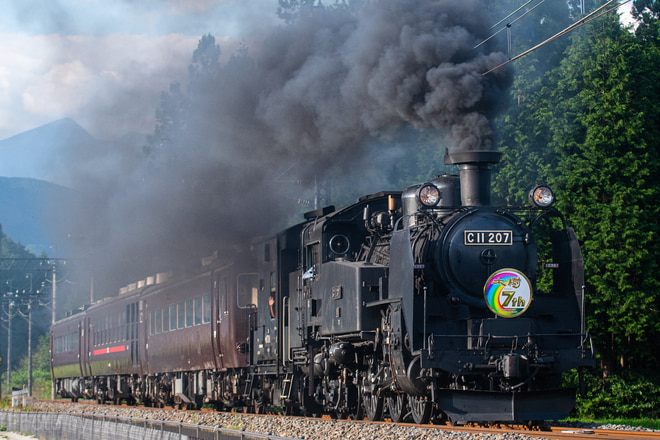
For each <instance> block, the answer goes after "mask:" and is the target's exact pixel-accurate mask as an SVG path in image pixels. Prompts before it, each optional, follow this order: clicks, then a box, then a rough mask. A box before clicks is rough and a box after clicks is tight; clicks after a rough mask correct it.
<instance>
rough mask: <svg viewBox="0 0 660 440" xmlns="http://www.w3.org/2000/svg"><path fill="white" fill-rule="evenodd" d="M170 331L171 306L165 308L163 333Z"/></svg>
mask: <svg viewBox="0 0 660 440" xmlns="http://www.w3.org/2000/svg"><path fill="white" fill-rule="evenodd" d="M168 331H170V308H169V307H164V308H163V333H165V332H168Z"/></svg>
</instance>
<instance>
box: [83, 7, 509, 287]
mask: <svg viewBox="0 0 660 440" xmlns="http://www.w3.org/2000/svg"><path fill="white" fill-rule="evenodd" d="M483 9H484V6H483V2H480V1H477V0H439V1H424V2H421V1H418V0H380V1H369V0H367V1H365V2H364V3H363V4H362V5H361V6H360V7H359V8H357V9H356V10H347V9H332V8H328V9H325V10H323V11H322V10H312V11H310V13H309V14H308V15H307V16H302V17H300V18H298V19H297V20H296V21H295V22H293V23H291V24H287V25H284V24H282V26H280V27H277V28H272V29H255V35H261V36H263V37H264V38H262V41H263V42H262V43H260V44H256V43H249V44H248V45H247V48H246V49H244V50H243V51H240V52H237V53H236V54H235V56H233V57H231V59H230V60H229V61H228V62H227V63H225V64H223V65H221V66H219V69H218V73H217V75H214V76H212V78H210V79H205V80H203V81H197V82H196V83H195V84H194V86H195V87H196V88H193V84H192V82H191V84H190V85H189V88H188V89H186V88H185V85H184V87H182V88H183V89H185V90H184V91H185V93H187V94H188V96H189V97H190V106H189V108H188V109H187V111H186V115H185V117H182V119H181V121H185V122H184V123H182V122H181V121H179V123H182V125H184V126H185V127H183V128H182V129H181V130H180V131H175V130H171V133H173V134H172V135H171V136H168V137H167V138H166V139H161V140H160V142H156V143H155V145H156V146H157V147H158V148H154V150H153V151H151V152H150V155H149V157H148V158H146V159H145V160H143V161H136V163H134V164H133V165H132V166H129V167H124V168H122V170H121V172H120V174H118V175H114V176H108V175H94V174H93V173H90V174H89V175H86V176H79V182H80V185H81V188H83V189H84V190H85V191H89V190H90V189H92V190H94V191H95V194H94V197H93V202H94V203H93V208H90V209H89V211H91V213H93V215H81V216H79V219H80V220H84V221H85V222H86V223H87V225H88V232H87V234H88V236H89V237H91V238H92V239H91V240H90V241H93V249H94V250H93V255H94V257H93V258H91V259H90V261H93V262H94V263H95V265H96V267H97V269H96V278H97V280H98V281H99V282H101V281H103V282H104V283H106V285H108V286H113V285H117V284H122V283H128V282H131V281H133V280H132V279H130V278H129V277H131V276H132V277H140V276H147V275H149V274H150V273H149V271H156V270H168V269H170V268H172V267H176V266H177V265H180V264H181V262H182V261H191V259H194V258H197V257H198V256H200V255H203V254H204V253H210V252H211V251H213V250H215V249H221V250H222V249H225V250H227V249H231V245H235V244H238V243H247V242H248V241H249V239H250V238H251V237H254V236H257V235H265V234H269V233H272V232H273V231H275V230H277V229H278V228H281V227H282V226H283V225H284V224H285V223H286V222H288V221H291V215H292V212H293V210H294V208H295V202H296V199H297V196H296V194H297V191H299V187H297V186H296V185H294V184H293V183H292V181H302V182H312V181H313V180H314V179H316V180H317V181H321V180H323V179H324V178H326V177H327V176H330V175H332V176H333V178H334V179H337V178H340V176H343V175H346V174H347V173H349V174H350V173H359V167H360V164H361V163H364V162H363V161H364V160H368V158H367V157H366V156H365V155H366V151H367V148H366V146H367V145H368V144H369V143H370V140H373V139H388V138H393V137H395V136H396V135H397V134H398V133H400V132H401V131H402V130H405V129H410V127H413V128H415V129H419V130H434V131H437V132H438V134H439V139H440V136H442V137H444V138H445V141H444V142H445V145H447V146H449V147H450V150H454V151H456V150H458V149H464V150H468V149H476V150H488V149H492V148H494V145H493V144H494V132H493V128H492V125H491V120H492V117H493V116H494V115H496V114H497V112H498V111H499V110H500V109H501V106H502V102H503V101H504V93H503V92H504V91H505V89H506V88H507V87H508V85H509V83H510V76H509V74H508V73H507V72H506V70H504V69H502V70H501V71H496V72H494V73H493V74H489V75H487V76H482V73H483V72H485V71H487V70H489V69H490V68H492V67H494V66H496V65H498V64H500V63H501V62H502V61H504V55H503V54H501V53H499V52H492V51H490V50H489V49H488V45H487V44H484V45H482V46H480V47H479V48H478V49H474V47H475V46H476V45H477V44H478V43H480V42H481V41H482V40H483V39H484V38H485V37H486V36H487V35H485V32H487V31H488V29H489V27H490V26H489V23H488V20H487V18H486V16H485V13H484V12H483ZM176 133H185V135H183V136H179V137H177V136H176ZM438 154H439V155H440V154H443V148H442V147H440V144H439V148H438ZM87 214H90V213H89V212H88V213H87ZM89 225H93V227H90V226H89ZM225 252H227V251H225ZM113 283H114V284H113ZM105 294H106V295H107V294H110V293H109V292H108V293H105Z"/></svg>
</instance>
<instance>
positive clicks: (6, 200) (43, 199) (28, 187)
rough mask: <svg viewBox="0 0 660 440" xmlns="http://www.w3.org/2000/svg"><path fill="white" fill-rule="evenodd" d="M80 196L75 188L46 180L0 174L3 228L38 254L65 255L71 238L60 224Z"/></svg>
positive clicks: (0, 218) (0, 204)
mask: <svg viewBox="0 0 660 440" xmlns="http://www.w3.org/2000/svg"><path fill="white" fill-rule="evenodd" d="M79 200H80V197H79V196H78V195H77V194H76V193H75V192H74V191H72V190H70V189H68V188H65V187H62V186H59V185H55V184H52V183H49V182H44V181H43V180H36V179H26V178H20V177H0V224H1V225H2V232H4V234H5V235H6V236H8V237H9V238H11V239H12V240H13V241H15V242H20V243H21V244H23V245H24V246H25V247H26V248H27V249H28V250H29V251H31V252H32V253H34V254H36V255H37V256H39V255H40V254H41V253H42V252H45V253H46V254H47V255H48V256H49V257H54V256H61V255H57V254H58V253H60V254H61V252H66V249H65V247H64V246H66V243H67V241H68V238H67V237H66V235H67V234H66V233H58V226H57V225H60V224H62V221H61V219H62V218H63V217H62V216H63V215H64V214H65V213H67V212H69V210H70V209H72V204H77V203H79V202H78V201H79ZM58 248H59V249H58Z"/></svg>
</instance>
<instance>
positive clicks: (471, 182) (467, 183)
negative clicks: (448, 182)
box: [445, 151, 502, 206]
mask: <svg viewBox="0 0 660 440" xmlns="http://www.w3.org/2000/svg"><path fill="white" fill-rule="evenodd" d="M501 156H502V153H500V152H499V151H466V152H462V153H453V154H449V153H448V152H447V153H446V154H445V165H458V172H459V174H460V179H461V205H463V206H484V205H490V170H491V168H492V166H493V164H495V163H498V162H499V161H500V157H501Z"/></svg>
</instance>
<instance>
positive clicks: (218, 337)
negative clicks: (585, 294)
mask: <svg viewBox="0 0 660 440" xmlns="http://www.w3.org/2000/svg"><path fill="white" fill-rule="evenodd" d="M213 284H214V285H213V287H214V288H213V291H214V297H215V301H214V302H213V312H214V313H213V318H212V319H213V351H214V355H215V356H214V358H215V363H216V367H217V368H220V369H223V368H224V363H223V359H222V354H223V353H222V333H221V329H222V321H223V319H224V318H225V313H224V311H225V310H226V307H227V276H226V275H225V274H223V273H216V274H215V280H214V282H213Z"/></svg>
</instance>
